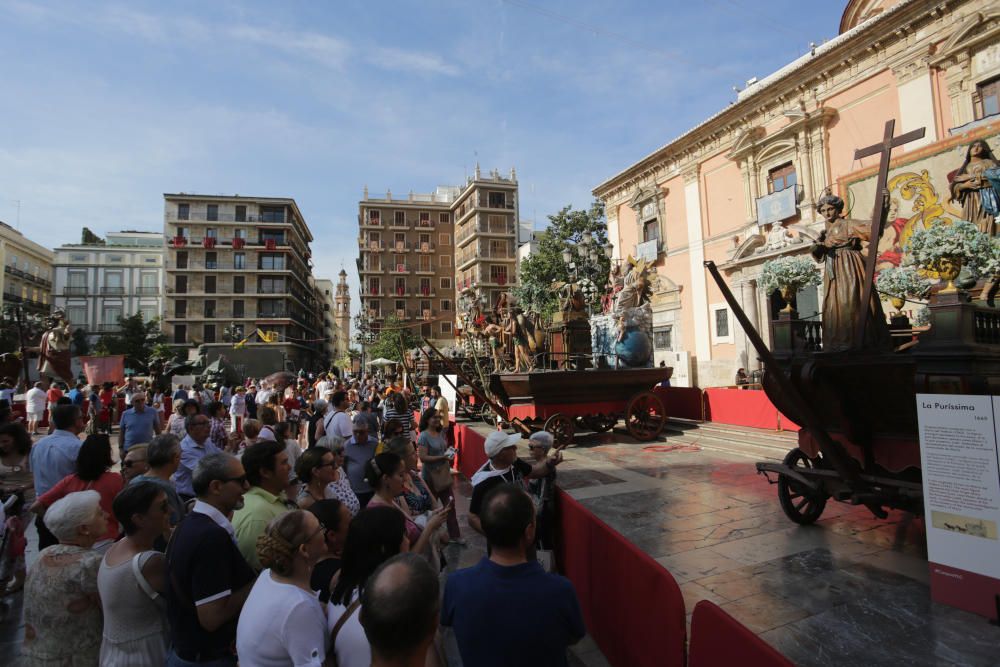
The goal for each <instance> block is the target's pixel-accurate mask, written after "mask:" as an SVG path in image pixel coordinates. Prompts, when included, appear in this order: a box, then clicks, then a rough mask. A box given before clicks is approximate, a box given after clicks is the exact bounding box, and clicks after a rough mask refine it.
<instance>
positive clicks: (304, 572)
mask: <svg viewBox="0 0 1000 667" xmlns="http://www.w3.org/2000/svg"><path fill="white" fill-rule="evenodd" d="M325 532H326V528H325V527H324V526H323V524H321V523H320V522H319V519H317V518H316V516H315V515H314V514H312V513H311V512H304V511H302V510H293V511H291V512H286V513H285V514H282V515H281V516H279V517H277V518H276V519H273V520H272V521H271V523H269V524H268V525H267V529H266V530H265V531H264V534H263V535H261V536H260V537H259V538H257V557H258V558H259V559H260V563H261V565H262V566H264V568H265V569H264V571H263V572H261V573H260V576H259V577H258V578H257V581H256V583H254V585H253V589H252V590H251V591H250V596H249V597H248V598H247V601H246V603H245V604H244V605H243V610H242V611H241V612H240V620H239V624H238V625H237V628H236V652H237V654H238V655H239V660H240V665H241V666H242V667H255V666H258V665H260V666H264V665H320V664H323V661H324V660H325V659H326V616H325V615H324V614H323V607H322V606H321V605H320V603H319V600H317V599H316V594H315V592H313V590H312V588H310V586H309V579H310V576H311V575H312V570H313V566H314V565H315V564H316V561H317V560H319V559H320V558H322V557H324V556H325V555H326V537H325Z"/></svg>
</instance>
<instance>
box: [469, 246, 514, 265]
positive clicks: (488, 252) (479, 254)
mask: <svg viewBox="0 0 1000 667" xmlns="http://www.w3.org/2000/svg"><path fill="white" fill-rule="evenodd" d="M480 259H490V260H497V261H510V262H513V261H515V260H516V259H517V257H516V255H515V253H514V252H513V251H511V250H510V249H508V248H490V247H484V248H468V249H466V250H463V251H461V252H459V253H458V254H456V256H455V265H456V267H457V268H458V269H459V270H461V269H465V268H468V267H469V266H470V265H471V264H472V263H474V262H475V261H477V260H480Z"/></svg>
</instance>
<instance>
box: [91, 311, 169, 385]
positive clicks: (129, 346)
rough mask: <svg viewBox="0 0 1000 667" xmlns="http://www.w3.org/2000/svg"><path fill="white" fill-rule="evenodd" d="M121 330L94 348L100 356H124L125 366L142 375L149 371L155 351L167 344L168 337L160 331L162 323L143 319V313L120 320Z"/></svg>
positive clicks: (102, 339) (102, 337) (102, 340)
mask: <svg viewBox="0 0 1000 667" xmlns="http://www.w3.org/2000/svg"><path fill="white" fill-rule="evenodd" d="M118 323H119V324H120V325H121V330H120V331H119V332H118V333H109V334H104V335H103V336H101V339H100V340H99V341H98V342H97V345H95V346H94V352H95V353H96V354H98V355H100V356H106V355H113V354H124V355H125V365H126V366H127V367H128V368H132V369H134V370H136V371H139V372H141V373H145V372H148V371H149V363H150V361H152V360H153V358H154V356H156V355H154V349H155V350H157V351H159V350H160V349H161V348H160V347H159V346H160V345H162V344H163V343H166V341H167V337H166V335H164V333H163V332H162V331H160V322H159V320H157V319H152V320H150V321H149V322H147V321H145V320H144V319H143V318H142V314H141V313H136V314H135V315H130V316H128V317H122V318H119V319H118Z"/></svg>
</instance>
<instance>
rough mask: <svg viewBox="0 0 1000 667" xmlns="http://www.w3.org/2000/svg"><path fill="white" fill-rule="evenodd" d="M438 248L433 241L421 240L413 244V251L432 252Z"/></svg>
mask: <svg viewBox="0 0 1000 667" xmlns="http://www.w3.org/2000/svg"><path fill="white" fill-rule="evenodd" d="M436 250H437V245H436V244H435V243H432V242H427V241H420V242H419V243H414V244H413V252H418V253H431V252H434V251H436Z"/></svg>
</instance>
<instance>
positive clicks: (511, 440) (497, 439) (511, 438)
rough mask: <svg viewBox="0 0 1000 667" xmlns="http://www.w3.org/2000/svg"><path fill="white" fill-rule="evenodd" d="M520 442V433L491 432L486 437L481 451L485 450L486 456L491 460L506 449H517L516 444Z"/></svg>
mask: <svg viewBox="0 0 1000 667" xmlns="http://www.w3.org/2000/svg"><path fill="white" fill-rule="evenodd" d="M520 440H521V434H520V433H504V432H503V431H493V432H492V433H490V434H489V435H488V436H486V444H485V445H484V446H483V449H485V450H486V456H487V457H489V458H493V457H494V456H496V455H497V454H499V453H500V452H502V451H503V450H505V449H507V448H508V447H517V443H518V442H519V441H520Z"/></svg>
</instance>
